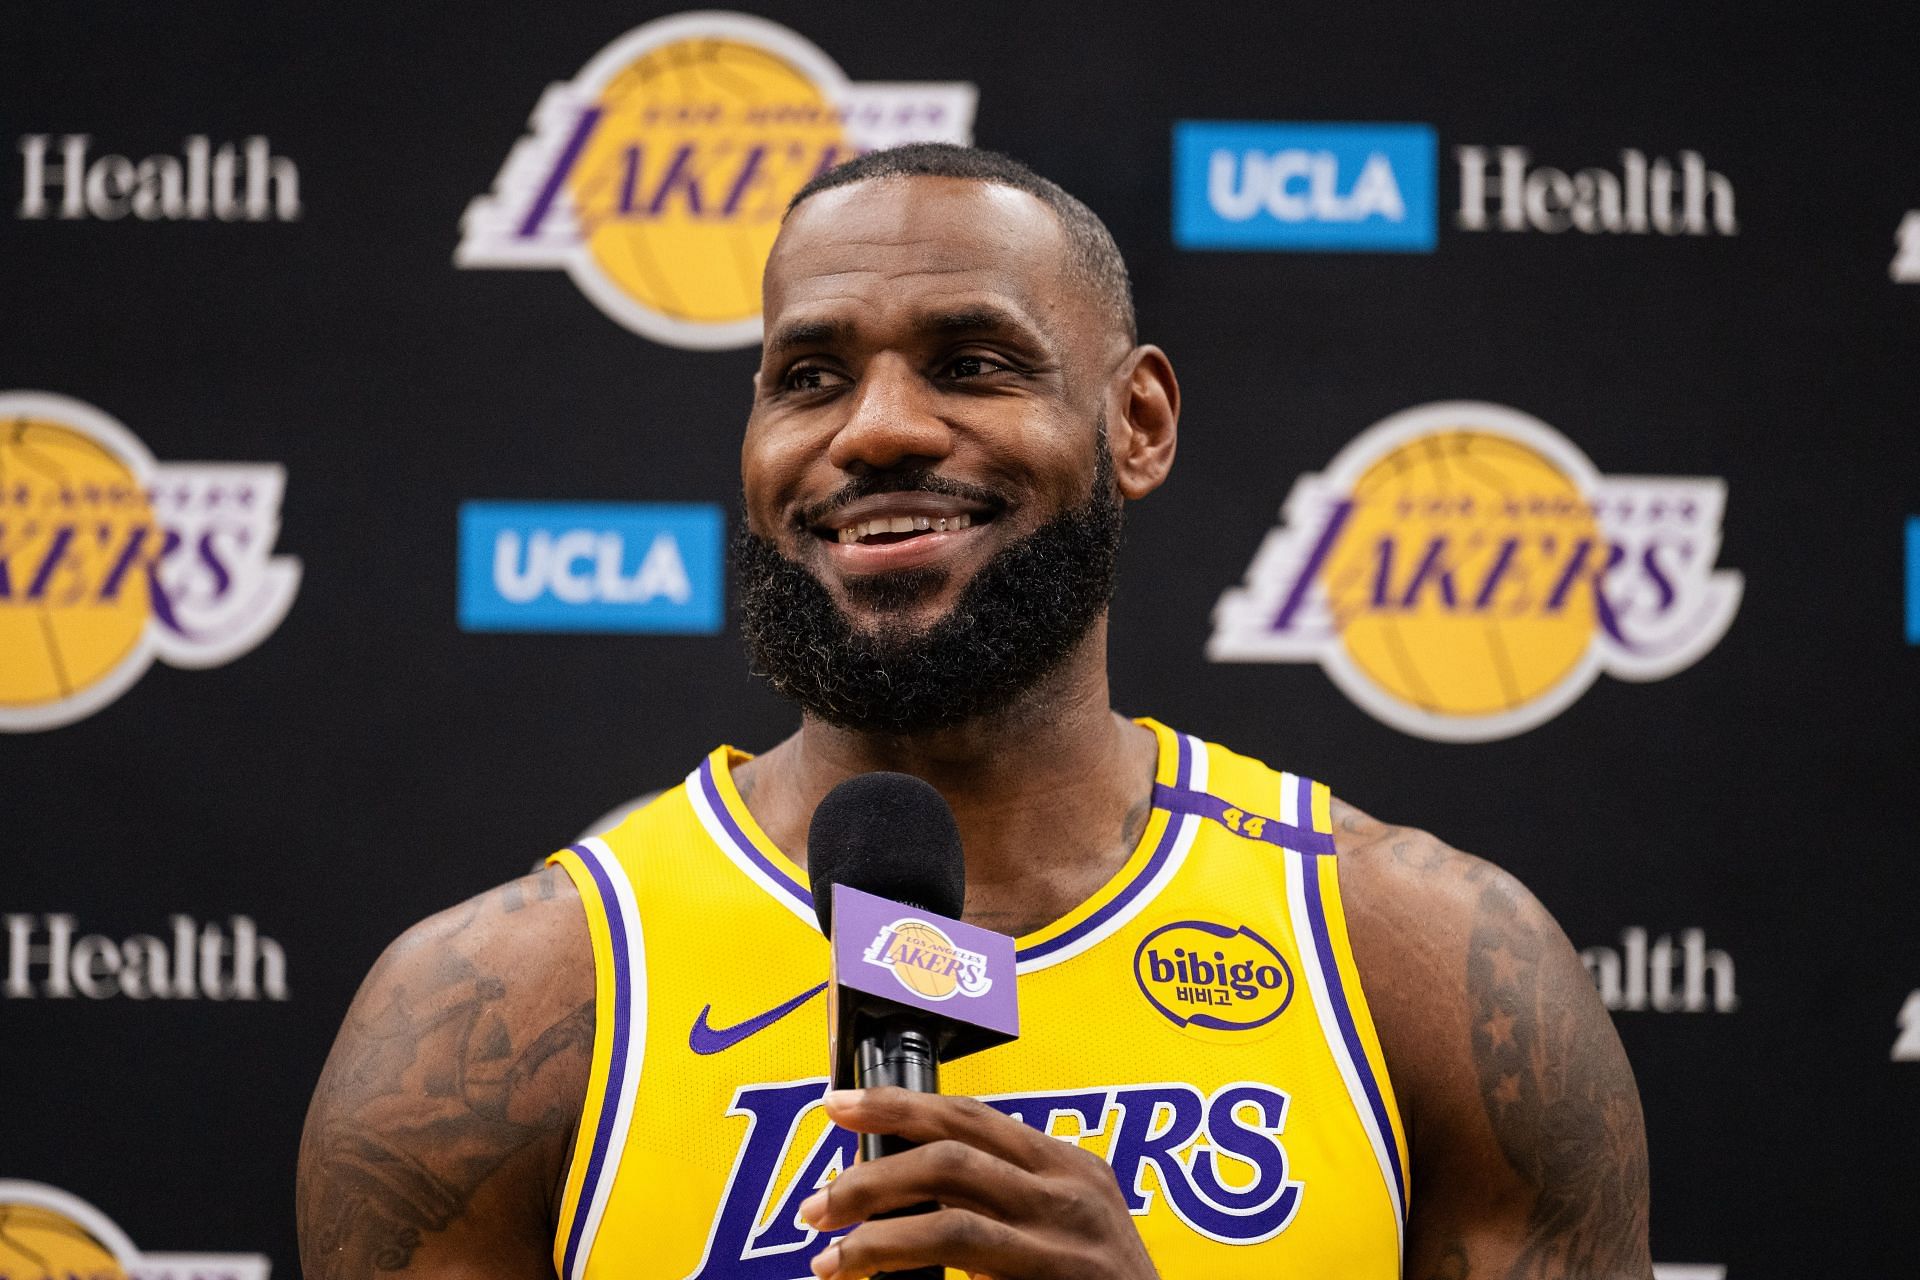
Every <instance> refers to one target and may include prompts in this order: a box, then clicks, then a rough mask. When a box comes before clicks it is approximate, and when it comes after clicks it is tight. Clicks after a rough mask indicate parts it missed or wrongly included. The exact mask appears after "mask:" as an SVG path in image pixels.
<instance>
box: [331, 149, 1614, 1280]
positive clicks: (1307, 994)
mask: <svg viewBox="0 0 1920 1280" xmlns="http://www.w3.org/2000/svg"><path fill="white" fill-rule="evenodd" d="M765 316H766V326H767V327H766V333H767V337H766V343H765V347H764V350H763V356H762V361H761V366H760V370H759V373H758V376H757V378H756V382H755V393H754V405H753V411H752V414H751V416H750V418H749V420H748V424H747V431H746V438H745V442H744V445H743V448H742V453H741V465H742V476H743V481H744V491H745V511H746V519H745V527H744V530H743V532H742V534H741V536H740V538H739V540H738V543H737V546H736V561H737V564H738V567H739V572H740V576H741V582H742V588H743V592H744V595H745V601H746V603H745V617H746V633H747V640H748V645H749V649H750V651H751V653H752V655H753V659H754V663H755V667H756V669H757V670H758V671H759V672H761V673H762V674H764V675H765V676H766V677H767V678H768V679H769V680H770V681H771V682H772V684H773V685H774V687H775V688H777V689H778V690H780V691H781V692H782V693H783V694H785V695H787V696H788V697H790V698H791V699H793V700H794V701H795V702H796V703H797V704H798V705H799V708H800V710H801V713H802V719H801V726H800V728H799V730H798V731H797V732H796V733H795V734H794V735H793V736H791V737H790V738H788V739H787V740H786V741H784V742H782V743H780V744H779V745H778V746H776V747H774V748H773V749H772V750H770V751H768V752H766V753H765V754H763V755H760V756H758V757H749V756H747V755H745V754H744V753H741V752H738V751H735V750H733V749H731V748H726V747H722V748H719V749H717V750H716V751H715V752H714V753H713V754H712V755H711V756H709V757H708V758H707V759H706V760H705V761H703V762H702V763H701V764H700V765H699V767H698V768H696V769H695V770H694V771H693V772H692V773H691V774H690V775H689V776H688V778H687V780H686V782H685V783H684V784H683V785H681V786H680V787H676V788H674V789H673V790H671V791H669V792H666V793H665V794H663V795H662V796H661V797H660V798H659V799H657V800H656V801H654V802H653V803H652V804H650V805H648V806H647V807H646V808H644V809H642V810H641V811H640V812H638V813H637V814H635V815H634V816H633V817H631V818H630V819H628V820H627V821H626V822H625V823H624V824H622V825H621V826H620V827H619V828H617V829H616V830H615V831H613V832H611V833H609V834H608V835H607V836H606V837H604V839H600V840H593V841H587V842H584V843H583V844H581V845H578V846H575V847H574V848H572V849H570V850H567V851H565V852H563V853H561V854H557V855H555V858H554V860H553V863H552V865H550V866H549V867H548V868H547V869H546V870H545V871H544V872H542V873H540V874H538V875H536V876H532V877H528V878H526V879H524V880H521V881H517V882H515V883H513V884H510V885H508V886H507V887H506V888H504V889H502V890H499V891H496V892H495V893H493V894H490V895H487V896H485V897H483V898H479V899H475V900H474V901H473V902H471V903H468V904H467V905H465V906H463V907H460V908H457V909H455V910H454V911H450V912H447V913H445V914H443V915H441V916H438V917H435V918H433V919H431V920H429V921H426V922H425V923H423V924H421V925H419V926H416V927H415V928H414V929H413V930H411V931H409V933H408V934H407V935H406V936H404V937H403V938H401V939H400V940H399V941H398V942H397V943H395V944H394V946H393V947H392V948H390V949H389V950H388V952H387V953H386V954H385V955H384V956H382V958H381V960H380V962H379V963H378V964H377V965H376V966H375V968H374V971H373V972H372V974H370V975H369V976H368V978H367V981H366V983H365V984H364V986H363V988H362V990H361V993H360V995H359V996H358V997H357V999H356V1000H355V1003H354V1007H353V1009H352V1011H351V1012H350V1013H349V1014H348V1017H347V1021H346V1024H345V1026H344V1027H343V1028H342V1030H341V1033H340V1038H339V1041H338V1042H337V1043H336V1045H335V1047H334V1051H333V1054H332V1056H331V1058H330V1059H329V1061H328V1064H327V1068H326V1071H325V1073H324V1075H323V1077H322V1079H321V1081H320V1084H319V1087H318V1089H317V1091H316V1093H315V1097H314V1103H313V1108H312V1111H311V1113H310V1114H309V1117H308V1122H307V1130H306V1136H305V1139H304V1141H303V1144H302V1150H301V1185H300V1195H299V1200H300V1219H301V1222H300V1227H301V1237H302V1256H303V1261H304V1263H305V1265H306V1270H307V1273H308V1274H309V1276H312V1277H315V1280H332V1278H334V1277H359V1276H368V1275H372V1274H376V1273H380V1272H388V1271H394V1272H407V1273H413V1274H420V1275H456V1274H458V1275H462V1276H474V1275H482V1276H501V1277H507V1276H538V1275H549V1274H552V1273H554V1272H555V1271H558V1272H559V1273H560V1274H561V1275H563V1276H564V1277H566V1280H575V1278H576V1277H590V1278H593V1280H598V1278H600V1277H613V1276H623V1277H624V1276H648V1277H663V1278H666V1280H682V1278H684V1277H700V1278H701V1280H707V1278H713V1277H739V1278H748V1280H802V1278H804V1277H807V1276H809V1275H819V1276H823V1277H852V1276H866V1275H870V1274H873V1273H875V1272H877V1271H883V1270H897V1269H903V1268H908V1267H913V1266H922V1265H944V1266H946V1267H949V1268H953V1269H955V1270H957V1271H964V1272H970V1273H973V1274H975V1275H984V1276H991V1277H995V1278H996V1280H1021V1278H1025V1277H1061V1278H1063V1280H1064V1278H1067V1277H1072V1278H1074V1280H1086V1278H1088V1277H1116V1278H1117V1277H1132V1278H1142V1277H1150V1276H1155V1275H1159V1276H1162V1277H1167V1278H1169V1280H1173V1278H1176V1277H1203V1276H1204V1277H1208V1278H1209V1280H1214V1278H1219V1277H1256V1276H1257V1277H1271V1276H1275V1275H1282V1274H1294V1275H1309V1276H1327V1277H1373V1276H1394V1275H1399V1274H1402V1273H1403V1271H1404V1274H1407V1275H1412V1276H1420V1277H1453V1278H1456V1280H1457V1278H1459V1277H1468V1276H1483V1275H1485V1276H1493V1275H1499V1276H1508V1277H1542V1278H1544V1277H1578V1278H1580V1280H1600V1278H1606V1277H1636V1278H1637V1280H1645V1278H1646V1277H1648V1276H1649V1275H1650V1274H1651V1268H1650V1266H1649V1264H1648V1261H1647V1248H1646V1215H1647V1172H1646V1153H1645V1141H1644V1137H1643V1134H1642V1125H1641V1118H1640V1107H1639V1100H1638V1096H1637V1094H1636V1092H1635V1089H1634V1084H1633V1077H1632V1073H1631V1071H1630V1070H1629V1068H1628V1066H1627V1063H1626V1059H1625V1057H1624V1055H1623V1053H1622V1051H1621V1048H1620V1044H1619V1041H1618V1039H1617V1037H1616V1036H1615V1034H1614V1031H1613V1028H1612V1025H1611V1023H1610V1022H1609V1021H1608V1018H1607V1015H1606V1013H1605V1011H1604V1010H1603V1009H1602V1007H1601V1005H1600V1002H1599V999H1598V997H1597V996H1596V994H1595V992H1594V990H1593V987H1592V984H1591V983H1590V982H1589V981H1588V979H1587V976H1586V973H1585V971H1584V969H1583V968H1582V967H1581V965H1580V962H1579V960H1578V959H1577V958H1576V957H1575V955H1574V954H1573V951H1572V949H1571V948H1570V947H1569V946H1568V944H1567V942H1566V939H1565V938H1564V936H1562V934H1561V932H1560V930H1559V929H1558V928H1557V927H1556V926H1555V925H1554V923H1553V921H1552V919H1551V918H1550V917H1549V916H1548V915H1547V913H1546V912H1545V911H1544V910H1543V909H1542V908H1541V907H1540V905H1539V904H1538V903H1537V902H1536V901H1535V900H1534V899H1533V898H1532V897H1531V895H1529V894H1528V893H1527V892H1526V890H1525V889H1524V888H1522V887H1521V886H1520V885H1519V884H1518V883H1517V882H1515V881H1514V880H1513V879H1512V878H1510V877H1508V876H1507V875H1505V874H1504V873H1502V872H1500V871H1499V870H1497V869H1496V868H1494V867H1492V866H1491V865H1489V864H1487V863H1485V862H1482V861H1480V860H1478V859H1475V858H1473V857H1470V856H1468V855H1466V854H1462V853H1458V852H1455V851H1454V850H1452V849H1449V848H1448V847H1447V846H1445V845H1444V844H1441V843H1440V842H1439V841H1437V840H1435V839H1433V838H1432V837H1430V836H1427V835H1425V834H1423V833H1421V832H1418V831H1414V830H1410V829H1407V828H1402V827H1393V826H1388V825H1385V824H1382V823H1379V822H1376V821H1374V820H1373V819H1370V818H1368V817H1366V816H1365V815H1363V814H1361V813H1359V812H1357V811H1355V810H1353V809H1352V808H1350V807H1348V806H1346V805H1344V804H1342V803H1341V802H1340V801H1338V800H1336V799H1334V798H1333V797H1332V796H1331V794H1330V793H1329V792H1328V790H1327V789H1326V787H1324V786H1322V785H1320V784H1318V783H1314V782H1311V781H1309V780H1307V779H1304V778H1301V777H1298V776H1296V775H1294V774H1292V773H1287V772H1284V771H1280V770H1276V769H1271V768H1269V767H1267V766H1266V765H1263V764H1261V763H1259V762H1256V761H1254V760H1251V759H1249V758H1247V757H1245V756H1241V755H1238V754H1235V753H1234V752H1232V751H1229V750H1227V749H1225V748H1223V747H1220V746H1216V745H1213V744H1210V743H1206V742H1203V741H1201V740H1199V739H1197V738H1195V737H1192V736H1189V735H1187V734H1183V733H1179V732H1176V731H1175V730H1173V729H1170V728H1168V727H1167V726H1164V725H1161V724H1158V723H1156V722H1154V721H1151V720H1129V719H1126V718H1123V717H1121V716H1119V715H1117V714H1116V713H1115V712H1114V711H1113V710H1112V708H1111V705H1110V702H1109V696H1108V686H1107V669H1106V631H1107V603H1108V600H1109V598H1110V595H1111V592H1112V587H1113V581H1114V562H1115V554H1116V551H1117V548H1118V545H1119V535H1120V525H1121V511H1122V508H1123V506H1124V504H1125V503H1127V502H1131V501H1137V500H1140V499H1142V498H1145V497H1147V496H1148V495H1149V494H1150V493H1152V492H1153V491H1154V490H1155V489H1156V488H1157V487H1159V485H1160V484H1161V483H1162V482H1163V481H1164V480H1165V479H1166V477H1167V475H1168V472H1169V470H1170V468H1171V466H1172V464H1173V457H1174V443H1175V437H1176V428H1177V423H1178V417H1179V403H1180V396H1179V390H1178V386H1177V384H1176V383H1175V381H1174V376H1173V370H1172V367H1171V365H1170V364H1169V362H1168V360H1167V357H1166V356H1165V355H1164V354H1163V353H1162V352H1161V351H1160V350H1159V349H1158V348H1156V347H1153V346H1148V345H1141V344H1139V343H1138V342H1137V340H1136V338H1135V334H1134V320H1133V309H1132V303H1131V300H1130V296H1129V290H1128V285H1127V276H1126V271H1125V267H1124V265H1123V264H1122V262H1121V259H1120V257H1119V254H1118V252H1117V251H1116V250H1115V248H1114V245H1113V242H1112V240H1111V238H1110V237H1109V236H1108V234H1107V232H1106V229H1105V228H1104V227H1103V226H1102V225H1101V223H1100V222H1099V220H1098V219H1097V218H1096V217H1095V216H1094V215H1093V214H1092V213H1091V212H1090V211H1089V210H1088V209H1087V208H1086V207H1085V206H1084V205H1082V204H1081V203H1080V202H1079V201H1077V200H1075V199H1074V198H1073V197H1071V196H1069V195H1067V194H1066V193H1065V192H1064V191H1062V190H1060V189H1059V188H1058V187H1057V186H1055V185H1053V184H1052V183H1049V182H1047V181H1046V180H1044V179H1041V178H1039V177H1037V176H1036V175H1034V174H1033V173H1032V172H1030V171H1029V170H1027V169H1026V168H1024V167H1023V166H1021V165H1019V164H1017V163H1015V162H1013V161H1010V160H1007V159H1005V158H1004V157H1000V156H997V155H994V154H992V153H989V152H981V151H975V150H970V149H964V148H955V147H946V146H933V145H918V146H911V147H904V148H900V149H897V150H892V151H885V152H878V153H874V154H872V155H869V156H866V157H863V158H862V159H860V160H856V161H854V162H852V163H851V164H848V165H846V166H843V167H841V168H839V169H836V170H833V171H831V172H829V173H827V174H826V175H824V176H822V177H821V178H819V179H816V180H815V181H814V182H813V183H812V184H810V185H809V186H808V187H807V188H806V189H804V190H802V191H801V192H800V194H799V195H798V196H797V197H796V198H795V200H794V202H793V205H792V206H791V207H790V210H789V213H788V217H787V220H786V224H785V226H784V228H783V230H782V232H781V234H780V237H779V240H778V241H777V242H776V244H775V246H774V250H773V254H772V257H771V259H770V260H769V262H768V264H767V271H766V277H765ZM1276 714H1277V713H1276ZM876 769H892V770H900V771H905V772H909V773H913V774H916V775H918V776H920V777H922V778H925V779H926V780H927V781H928V782H930V783H932V784H933V785H934V786H935V787H937V788H938V789H939V790H940V792H941V793H942V794H943V795H944V796H945V797H946V798H947V800H948V802H949V804H951V806H952V808H953V811H954V815H955V818H956V820H957V821H958V824H959V827H960V831H961V835H962V839H963V843H964V846H965V850H966V860H967V900H966V916H967V918H968V919H969V920H971V921H973V922H975V923H978V924H981V925H985V926H987V927H989V928H993V929H998V930H1000V931H1002V932H1004V933H1007V934H1011V935H1013V936H1014V937H1015V938H1016V939H1017V940H1018V946H1019V956H1020V972H1021V978H1020V1001H1021V1005H1022V1025H1023V1027H1024V1028H1025V1034H1024V1036H1023V1038H1022V1039H1020V1040H1019V1041H1017V1042H1015V1043H1013V1044H1010V1045H1006V1046H1003V1047H1001V1048H998V1049H993V1050H989V1051H987V1052H984V1053H981V1054H978V1055H976V1056H974V1057H971V1058H967V1059H964V1060H962V1061H960V1062H957V1063H954V1064H952V1065H951V1066H950V1067H948V1068H947V1069H946V1071H945V1072H944V1073H943V1074H944V1076H945V1080H944V1083H945V1085H946V1086H947V1088H948V1089H949V1091H950V1095H951V1096H944V1097H931V1096H922V1095H912V1094H904V1093H901V1092H899V1091H895V1090H874V1091H870V1092H868V1093H866V1094H864V1095H859V1094H835V1095H831V1096H828V1097H826V1098H825V1099H824V1100H823V1099H822V1091H823V1088H824V1084H823V1081H822V1078H821V1075H822V1068H823V1065H824V1062H823V1057H824V1052H825V1037H826V1030H825V1017H826V1011H825V1008H824V1003H825V1002H824V1000H823V999H821V998H820V993H821V990H822V986H823V984H824V979H825V976H826V965H827V949H826V944H825V941H824V939H823V938H822V937H821V936H820V934H819V932H818V929H817V928H816V926H815V924H814V917H813V911H812V909H811V902H810V899H809V897H808V894H807V891H806V887H805V886H806V876H805V871H804V868H805V865H806V857H807V848H806V841H807V828H808V823H809V820H810V818H811V815H812V813H813V810H814V807H815V806H816V805H817V804H818V803H819V801H820V799H821V798H822V797H823V796H825V795H826V793H827V792H828V791H829V790H831V789H832V788H833V787H834V786H835V785H837V784H838V783H840V782H841V781H844V780H845V779H847V778H849V777H851V776H853V775H855V774H859V773H864V772H868V771H871V770H876ZM716 926H722V927H718V928H717V927H716ZM856 1131H861V1132H887V1133H897V1134H901V1135H904V1136H906V1137H909V1138H912V1139H915V1140H917V1141H919V1142H920V1143H922V1144H923V1145H922V1146H920V1147H919V1148H918V1149H916V1150H913V1151H910V1152H907V1153H905V1154H901V1155H894V1156H889V1157H886V1158H884V1159H881V1160H877V1161H874V1162H872V1163H863V1164H855V1163H854V1161H853V1151H854V1138H853V1136H852V1134H853V1132H856ZM926 1200H932V1201H936V1202H938V1204H939V1205H940V1206H941V1208H940V1209H939V1210H938V1211H936V1212H932V1213H928V1214H922V1215H916V1216H909V1217H887V1216H883V1215H885V1214H886V1212H887V1211H888V1210H891V1209H896V1208H899V1207H901V1206H905V1205H911V1204H915V1203H919V1202H922V1201H926Z"/></svg>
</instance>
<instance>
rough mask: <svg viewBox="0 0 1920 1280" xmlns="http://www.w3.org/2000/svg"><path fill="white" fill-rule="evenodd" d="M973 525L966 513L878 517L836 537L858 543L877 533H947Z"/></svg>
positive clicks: (850, 528)
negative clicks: (950, 530)
mask: <svg viewBox="0 0 1920 1280" xmlns="http://www.w3.org/2000/svg"><path fill="white" fill-rule="evenodd" d="M972 523H973V517H972V516H971V515H969V514H967V513H965V512H962V513H961V514H959V515H957V516H876V517H875V518H873V519H872V520H862V521H861V522H860V523H859V524H850V525H848V526H847V527H846V528H844V529H842V530H840V531H839V533H838V534H836V535H835V536H836V537H837V538H839V540H840V541H841V542H858V541H860V540H861V539H862V538H867V537H871V536H872V535H874V534H876V533H916V532H918V533H929V532H938V533H945V532H946V531H947V530H949V529H965V528H967V527H968V526H970V525H971V524H972Z"/></svg>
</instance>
